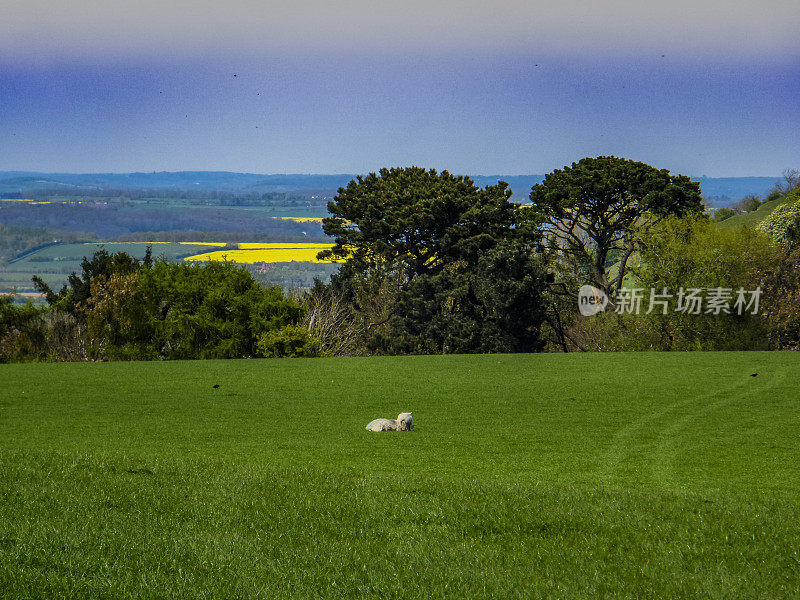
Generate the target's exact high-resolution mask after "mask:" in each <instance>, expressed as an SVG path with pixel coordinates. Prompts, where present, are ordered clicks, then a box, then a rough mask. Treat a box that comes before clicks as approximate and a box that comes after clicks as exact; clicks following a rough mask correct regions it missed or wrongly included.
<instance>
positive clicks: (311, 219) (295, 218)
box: [279, 217, 322, 223]
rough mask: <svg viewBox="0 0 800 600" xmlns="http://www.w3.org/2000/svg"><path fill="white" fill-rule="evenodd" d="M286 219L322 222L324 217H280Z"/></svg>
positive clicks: (300, 221) (302, 221)
mask: <svg viewBox="0 0 800 600" xmlns="http://www.w3.org/2000/svg"><path fill="white" fill-rule="evenodd" d="M279 218H280V219H283V220H284V221H295V222H296V223H322V217H279Z"/></svg>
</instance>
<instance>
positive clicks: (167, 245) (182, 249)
mask: <svg viewBox="0 0 800 600" xmlns="http://www.w3.org/2000/svg"><path fill="white" fill-rule="evenodd" d="M148 246H150V247H152V251H153V257H154V258H163V259H165V260H168V261H198V262H200V261H207V260H229V261H232V262H237V263H241V264H245V265H256V264H259V263H265V264H267V265H279V264H290V263H293V262H294V263H324V262H327V263H329V262H330V261H319V260H317V254H318V253H319V252H321V251H322V250H325V249H327V248H330V247H331V244H320V243H273V244H269V243H238V244H237V243H231V244H226V243H225V242H192V241H186V242H92V243H75V244H59V243H53V244H49V245H46V246H43V247H41V248H39V249H36V250H34V251H31V252H27V253H25V254H23V255H21V256H20V257H19V258H16V259H13V260H11V261H9V263H8V265H7V266H6V267H5V268H4V269H3V270H1V271H0V292H10V291H12V290H14V289H17V290H18V291H20V292H28V291H31V290H32V289H33V287H32V283H31V278H32V277H33V276H34V275H39V276H40V277H42V279H44V281H45V282H47V283H48V284H49V285H51V286H56V287H60V286H61V284H62V283H64V282H65V281H66V278H67V276H68V275H69V274H70V273H72V272H79V271H80V268H81V261H82V260H83V258H84V257H89V258H91V256H92V255H93V254H94V253H95V252H98V251H100V250H103V249H104V250H106V251H108V252H110V253H114V252H126V253H127V254H130V255H131V256H134V257H136V258H138V259H141V258H143V257H144V255H145V252H146V251H147V247H148ZM326 273H327V272H326ZM326 273H320V275H322V276H323V277H324V275H325V274H326ZM327 274H329V273H327ZM290 279H291V280H292V281H294V280H296V279H297V277H291V278H290Z"/></svg>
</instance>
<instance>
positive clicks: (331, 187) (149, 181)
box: [0, 171, 782, 207]
mask: <svg viewBox="0 0 800 600" xmlns="http://www.w3.org/2000/svg"><path fill="white" fill-rule="evenodd" d="M355 177H356V175H354V174H352V173H342V174H319V175H314V174H312V175H307V174H291V173H288V174H273V175H265V174H257V173H232V172H228V171H178V172H152V173H83V174H76V173H35V172H28V171H0V196H3V197H20V196H25V195H30V194H33V193H42V192H43V191H53V192H59V193H63V194H65V195H78V194H80V193H81V192H84V193H89V192H96V191H98V190H109V191H125V190H158V191H169V190H173V191H175V192H181V191H205V192H215V191H218V192H228V193H242V194H259V193H267V192H308V191H323V192H329V193H333V192H335V191H336V190H337V189H338V188H340V187H343V186H346V185H347V183H348V182H349V181H350V180H351V179H354V178H355ZM472 178H473V179H474V180H475V183H476V184H477V185H478V186H480V187H485V186H486V185H493V184H495V183H497V182H498V181H506V182H507V183H508V184H509V185H510V186H511V189H512V190H514V193H515V200H517V201H519V202H523V201H525V200H526V199H527V196H528V193H529V192H530V189H531V187H532V186H533V185H534V184H536V183H540V182H541V181H542V180H543V179H544V175H474V176H472ZM694 180H695V181H698V182H699V183H700V186H701V188H702V191H703V196H704V197H705V198H706V200H707V202H708V203H709V204H710V205H713V206H717V207H719V206H728V205H730V204H733V203H734V202H736V201H737V200H740V199H741V198H744V197H745V196H747V195H750V194H755V195H757V196H764V195H766V194H767V192H769V190H770V189H772V187H774V185H775V184H776V183H778V182H780V181H782V179H781V178H780V177H696V178H694Z"/></svg>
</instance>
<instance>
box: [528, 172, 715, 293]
mask: <svg viewBox="0 0 800 600" xmlns="http://www.w3.org/2000/svg"><path fill="white" fill-rule="evenodd" d="M530 199H531V202H532V203H533V210H534V211H535V213H536V214H538V216H539V218H540V219H541V220H542V221H543V222H544V224H545V225H544V227H545V238H546V239H547V240H548V242H549V245H550V247H551V248H552V249H553V250H556V251H558V252H559V253H563V254H567V255H568V256H569V257H570V259H571V260H574V261H575V262H576V267H575V268H576V270H577V271H578V272H580V273H582V274H583V278H584V279H585V280H586V281H587V282H590V283H592V284H594V285H596V286H598V287H600V288H601V289H604V290H611V291H613V290H615V289H616V288H618V287H619V285H620V284H621V282H622V280H623V278H624V276H625V270H626V261H627V257H629V256H630V254H631V253H632V252H633V250H634V245H635V237H634V236H633V228H634V226H636V225H637V224H641V222H642V220H643V218H644V217H654V218H656V219H658V218H661V217H664V216H666V215H684V214H688V213H693V212H700V211H702V204H701V195H700V185H699V184H698V183H695V182H693V181H691V180H690V179H689V178H688V177H686V176H684V175H671V174H670V172H669V171H668V170H666V169H661V170H659V169H656V168H655V167H651V166H650V165H647V164H645V163H642V162H636V161H632V160H627V159H624V158H617V157H615V156H599V157H597V158H584V159H582V160H580V161H579V162H577V163H572V166H571V167H564V169H556V170H555V171H553V172H552V173H549V174H548V175H547V176H546V177H545V179H544V181H543V182H542V183H540V184H537V185H534V186H533V188H532V189H531V194H530ZM614 251H619V252H622V253H624V254H623V258H622V260H621V261H620V265H619V269H618V275H617V280H616V282H609V281H608V278H607V272H606V270H607V267H608V262H609V257H610V255H611V253H612V252H614Z"/></svg>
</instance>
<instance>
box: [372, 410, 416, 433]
mask: <svg viewBox="0 0 800 600" xmlns="http://www.w3.org/2000/svg"><path fill="white" fill-rule="evenodd" d="M412 429H414V417H413V413H410V412H405V413H400V414H399V415H397V418H396V419H375V420H374V421H370V422H369V423H367V431H411V430H412Z"/></svg>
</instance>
